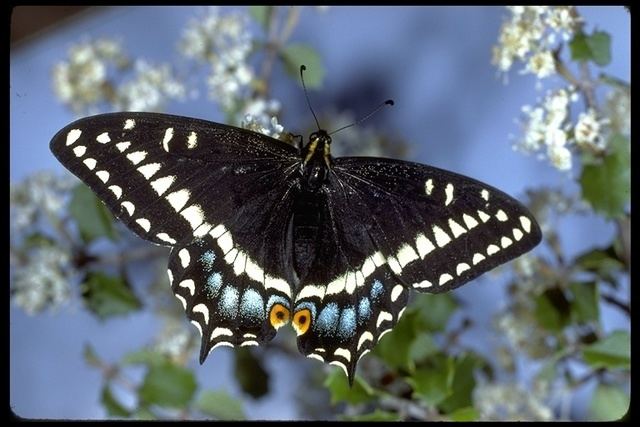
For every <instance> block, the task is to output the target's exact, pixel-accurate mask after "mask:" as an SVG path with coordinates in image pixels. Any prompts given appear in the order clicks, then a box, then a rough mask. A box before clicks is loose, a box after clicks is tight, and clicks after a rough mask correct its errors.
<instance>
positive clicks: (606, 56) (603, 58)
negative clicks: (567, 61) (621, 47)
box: [569, 31, 611, 67]
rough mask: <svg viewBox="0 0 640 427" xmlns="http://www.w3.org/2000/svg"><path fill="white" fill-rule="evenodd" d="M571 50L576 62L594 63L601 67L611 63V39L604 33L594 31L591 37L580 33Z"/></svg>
mask: <svg viewBox="0 0 640 427" xmlns="http://www.w3.org/2000/svg"><path fill="white" fill-rule="evenodd" d="M569 48H570V49H571V59H573V60H574V61H592V62H595V63H596V64H598V65H599V66H601V67H602V66H605V65H607V64H608V63H609V62H611V37H610V36H609V34H608V33H606V32H604V31H594V32H593V34H591V35H590V36H588V35H586V34H584V33H578V34H576V35H575V36H574V37H573V40H571V42H570V43H569Z"/></svg>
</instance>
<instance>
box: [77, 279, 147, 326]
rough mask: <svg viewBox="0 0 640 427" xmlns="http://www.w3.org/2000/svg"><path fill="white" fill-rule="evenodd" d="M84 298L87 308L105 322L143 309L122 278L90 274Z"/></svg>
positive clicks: (84, 289) (83, 294)
mask: <svg viewBox="0 0 640 427" xmlns="http://www.w3.org/2000/svg"><path fill="white" fill-rule="evenodd" d="M82 297H83V298H84V301H85V304H86V305H87V308H88V309H89V310H90V311H92V312H93V313H94V314H96V315H97V316H98V317H99V318H100V319H102V320H104V319H106V318H108V317H112V316H121V315H124V314H128V313H130V312H132V311H134V310H138V309H139V308H140V307H142V304H141V303H140V300H138V298H137V297H136V296H135V294H134V293H133V292H132V291H131V289H129V287H127V286H126V284H125V281H124V280H123V279H122V278H120V277H110V276H107V275H106V274H103V273H94V272H92V273H89V274H87V276H86V279H85V281H84V283H83V285H82Z"/></svg>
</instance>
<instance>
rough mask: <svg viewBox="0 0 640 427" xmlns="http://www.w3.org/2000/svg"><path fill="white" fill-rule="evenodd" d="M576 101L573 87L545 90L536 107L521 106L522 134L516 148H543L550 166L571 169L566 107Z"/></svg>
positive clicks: (569, 130)
mask: <svg viewBox="0 0 640 427" xmlns="http://www.w3.org/2000/svg"><path fill="white" fill-rule="evenodd" d="M577 100H578V97H577V94H576V92H575V90H574V89H573V88H572V87H569V88H567V89H559V90H555V91H548V92H547V94H546V96H545V97H544V99H543V100H542V101H541V102H539V103H538V105H536V106H530V105H525V106H523V107H522V113H523V115H524V118H523V119H522V126H523V128H524V136H523V138H522V140H521V141H520V142H519V143H518V144H516V148H519V149H521V150H523V151H525V152H535V151H539V150H546V156H547V157H548V158H549V161H550V162H551V164H552V165H553V166H555V167H556V168H558V169H559V170H563V171H564V170H569V169H571V165H572V162H571V151H569V149H568V145H569V144H570V143H572V142H573V141H572V139H571V130H572V125H571V120H570V108H569V107H570V104H571V103H572V102H575V101H577ZM543 156H544V154H543Z"/></svg>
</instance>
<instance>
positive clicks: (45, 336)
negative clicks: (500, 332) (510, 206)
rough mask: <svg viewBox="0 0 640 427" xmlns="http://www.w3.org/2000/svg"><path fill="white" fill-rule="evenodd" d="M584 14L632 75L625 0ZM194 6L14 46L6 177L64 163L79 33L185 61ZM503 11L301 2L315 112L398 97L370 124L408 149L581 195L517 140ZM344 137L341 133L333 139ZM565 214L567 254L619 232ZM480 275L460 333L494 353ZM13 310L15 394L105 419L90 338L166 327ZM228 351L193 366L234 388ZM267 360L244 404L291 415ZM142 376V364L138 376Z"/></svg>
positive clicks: (133, 335)
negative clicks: (319, 81)
mask: <svg viewBox="0 0 640 427" xmlns="http://www.w3.org/2000/svg"><path fill="white" fill-rule="evenodd" d="M579 10H580V13H581V14H582V16H583V17H584V18H585V19H586V21H587V23H588V24H589V26H588V27H587V30H589V31H590V30H591V29H593V28H594V26H595V27H597V28H599V29H602V30H604V31H607V32H609V33H610V34H611V35H612V53H613V61H612V63H611V64H610V65H609V66H607V67H606V68H605V69H604V70H605V71H606V72H608V73H609V74H611V75H613V76H617V77H620V78H622V79H625V80H627V81H629V79H630V19H629V14H628V13H627V11H626V10H625V9H623V8H621V7H583V8H580V9H579ZM199 11H201V8H197V7H196V8H192V7H118V8H100V9H98V10H96V11H94V12H92V13H88V14H84V15H83V16H81V17H80V18H78V19H73V20H71V21H70V22H68V23H66V24H65V25H64V26H59V27H58V28H55V30H52V31H47V32H46V33H44V34H41V35H40V36H39V37H37V38H34V39H33V40H31V41H29V42H25V43H22V44H21V45H19V46H16V47H14V48H12V51H11V56H10V60H11V67H10V79H11V87H10V102H11V113H10V130H11V140H10V148H11V149H10V167H11V169H10V179H11V182H12V183H15V182H18V181H20V180H21V179H23V178H24V177H26V176H28V175H29V174H31V173H33V172H36V171H39V170H51V171H56V172H58V173H64V171H63V168H62V166H61V165H60V164H59V163H58V162H57V161H56V160H55V159H54V157H53V156H52V155H51V153H50V152H49V150H48V143H49V140H50V139H51V137H52V136H53V135H54V134H55V133H56V131H57V130H58V129H60V128H61V127H63V126H64V125H66V124H67V123H69V122H70V121H72V120H73V119H74V116H73V115H72V113H70V111H69V110H68V109H66V108H65V107H64V106H63V105H62V104H61V103H60V102H59V101H58V100H57V99H56V98H55V97H54V95H53V91H52V88H51V87H52V86H51V84H52V83H51V72H52V67H53V65H54V64H55V63H56V62H59V61H61V60H63V59H65V58H66V55H67V49H68V48H69V47H70V46H71V45H72V44H74V43H77V42H78V41H80V40H83V39H89V38H91V39H94V38H98V37H117V38H118V39H120V40H122V41H123V45H124V46H125V49H126V52H127V53H128V54H129V55H130V56H131V57H140V58H144V59H148V60H150V61H152V62H154V63H159V62H170V63H172V64H178V63H180V62H181V61H183V60H182V59H181V56H180V55H179V53H178V52H177V50H176V45H177V41H178V40H179V38H180V35H181V33H182V31H183V30H184V28H185V27H186V24H187V22H188V20H189V19H191V18H195V17H197V16H198V12H199ZM506 15H507V12H506V10H505V9H504V8H502V7H478V8H476V7H331V8H330V9H329V10H328V11H326V12H324V13H319V12H318V11H316V10H315V9H314V8H305V9H304V10H303V11H302V16H301V20H300V23H299V25H298V26H297V28H296V30H295V31H294V33H293V36H292V38H291V41H293V42H305V43H309V44H310V45H312V46H313V47H314V48H315V49H316V50H317V51H318V52H319V53H320V55H321V57H322V61H323V63H324V65H325V67H326V76H325V81H324V85H323V87H322V89H321V90H320V91H312V92H311V93H310V96H311V98H312V102H313V104H314V107H315V109H316V111H319V112H321V111H323V110H324V109H330V108H333V109H334V110H337V111H346V110H350V111H352V112H353V114H354V116H360V115H362V114H363V113H365V112H367V111H369V110H370V108H371V107H372V106H374V105H376V104H377V103H378V102H380V101H381V100H383V99H386V98H393V99H394V100H395V102H396V105H395V107H393V108H388V109H386V110H384V111H383V112H380V113H378V114H377V115H376V116H375V118H374V119H371V120H369V121H368V122H367V123H365V124H364V125H363V126H377V127H380V128H382V127H384V129H385V132H388V133H389V134H391V135H397V136H400V137H401V138H403V139H404V140H406V141H408V142H409V143H410V144H411V147H410V148H411V152H410V153H409V155H408V156H407V157H408V158H409V159H411V160H415V161H419V162H422V163H427V164H431V165H434V166H438V167H441V168H444V169H449V170H452V171H455V172H458V173H462V174H464V175H468V176H472V177H474V178H476V179H479V180H481V181H484V182H487V183H489V184H490V185H493V186H495V187H498V188H500V189H502V190H503V191H505V192H507V193H509V194H511V195H514V196H515V197H520V198H521V197H522V196H523V195H524V190H525V189H526V188H530V187H536V188H537V187H541V186H545V185H546V186H552V185H554V186H562V187H564V188H565V189H567V191H569V192H574V193H575V192H576V191H578V188H577V186H576V185H575V184H574V183H573V182H572V180H571V177H570V176H567V175H565V174H563V173H560V172H558V171H556V170H555V169H553V168H552V167H551V166H549V165H548V163H546V162H544V161H538V160H536V158H535V157H534V156H524V155H521V154H519V153H516V152H514V151H513V150H512V148H511V141H510V140H509V138H508V135H509V134H514V135H516V136H518V135H520V129H519V127H518V125H517V124H515V123H514V118H516V117H518V116H519V113H520V108H521V107H522V105H524V104H533V103H534V102H535V99H536V97H537V96H539V95H540V93H539V92H536V90H535V88H534V86H535V78H534V77H532V76H530V75H527V76H521V75H518V74H517V72H512V73H511V75H510V77H509V84H508V85H504V84H503V82H502V80H501V79H500V78H499V77H498V75H497V71H496V68H495V67H493V66H492V65H491V64H490V60H491V47H492V46H493V45H494V44H495V43H496V41H497V37H498V31H499V28H500V24H501V22H502V20H503V18H504V17H506ZM280 71H281V69H276V73H275V74H274V75H276V76H281V75H283V73H281V72H280ZM272 96H273V97H275V98H277V99H279V100H280V101H281V102H282V103H283V106H284V108H283V114H282V116H281V117H282V118H281V120H280V121H281V122H282V124H283V125H284V126H285V129H286V130H288V131H292V132H295V131H296V130H298V131H300V130H302V129H300V128H299V126H302V125H300V123H304V126H306V125H307V124H308V123H309V112H308V109H307V107H306V102H305V100H304V97H303V94H302V92H301V90H300V88H299V85H298V84H297V83H296V82H295V81H293V80H291V79H288V78H280V79H276V81H275V82H274V85H273V92H272ZM167 112H170V113H174V114H181V115H188V116H194V117H201V118H205V119H209V120H213V121H223V120H224V119H223V117H222V115H221V114H220V113H219V112H218V111H217V109H216V108H215V107H214V106H213V104H212V103H211V102H208V101H207V100H206V96H202V97H201V98H200V99H198V100H189V101H186V102H183V103H173V104H171V105H169V107H168V108H167ZM339 141H340V138H339V134H338V135H336V137H335V138H334V143H338V144H339ZM558 226H559V227H560V228H561V229H562V239H563V240H562V243H563V249H564V250H565V251H566V252H567V254H568V255H573V254H576V253H578V252H580V251H582V250H584V249H586V248H589V247H591V246H593V245H601V244H605V243H606V242H608V241H609V240H610V239H611V237H612V235H613V233H614V229H613V227H612V225H611V224H608V223H605V222H604V221H602V220H601V219H599V218H597V217H594V216H576V215H573V216H568V217H563V218H562V219H561V220H560V222H559V224H558ZM475 282H476V283H474V284H471V285H469V286H465V287H463V288H460V289H459V290H457V291H455V292H456V294H457V296H458V297H459V298H461V299H462V300H463V301H465V302H466V310H468V311H469V312H470V313H472V317H473V318H474V319H475V320H476V324H475V326H474V328H473V330H472V331H470V332H468V333H467V334H465V340H466V342H467V343H469V345H472V346H474V347H475V348H477V349H478V351H480V352H482V353H484V354H487V355H490V354H491V353H490V350H491V348H490V347H491V342H490V341H489V340H488V339H487V336H486V334H487V332H488V331H490V330H491V323H490V322H491V315H492V314H493V313H495V311H496V310H498V309H500V308H501V307H502V305H501V304H503V303H504V301H505V299H504V298H503V292H504V289H503V287H501V286H499V285H496V284H495V283H494V282H492V281H490V280H487V279H486V278H479V279H478V280H476V281H475ZM489 285H490V286H489ZM176 304H178V302H177V301H176ZM603 315H604V327H605V330H611V329H615V328H618V327H622V328H628V327H629V326H628V321H627V319H626V318H624V317H623V316H620V315H618V314H617V312H612V311H611V310H607V309H606V308H605V310H604V312H603ZM10 319H11V326H10V334H11V335H10V355H11V370H10V392H11V402H10V403H11V406H12V408H13V410H14V411H15V412H16V413H17V414H19V415H21V416H25V417H51V418H101V417H104V416H105V413H104V410H103V408H102V407H101V405H100V403H99V394H100V393H99V390H100V386H101V384H102V382H101V376H100V374H99V373H98V372H97V371H96V370H94V369H92V368H90V367H88V366H87V365H86V364H85V362H84V360H83V359H82V347H83V344H84V343H85V342H87V341H88V342H90V343H91V344H92V345H93V346H94V347H95V348H96V349H97V351H98V353H99V354H100V355H101V356H104V357H105V358H107V360H112V361H115V360H117V359H118V358H119V357H120V356H122V354H124V353H125V352H127V351H131V350H134V349H137V348H139V347H140V346H141V345H143V344H144V343H147V342H148V341H149V339H150V337H151V336H152V331H154V330H155V329H156V328H157V327H158V325H157V319H155V318H154V316H153V315H151V314H150V313H148V312H141V313H139V314H136V315H132V316H129V317H126V318H122V319H116V320H110V321H108V322H105V323H101V322H99V321H98V320H97V319H96V318H95V317H94V316H91V315H89V314H87V313H86V312H85V310H84V309H83V308H82V307H81V305H80V303H79V299H75V300H74V302H73V303H72V304H71V305H69V306H67V307H66V308H65V309H63V310H58V311H55V312H47V313H45V314H42V315H38V316H33V317H32V316H27V315H25V314H24V312H22V311H21V310H20V309H18V308H16V307H14V306H12V307H11V312H10ZM194 333H195V332H194ZM125 334H126V335H125ZM123 337H124V338H125V339H123ZM232 351H233V350H231V349H222V350H218V351H216V352H214V353H213V354H212V355H211V356H210V357H209V359H208V361H207V363H206V364H205V365H203V366H200V365H198V364H197V363H196V361H195V360H194V361H193V362H192V365H193V366H194V367H195V370H196V372H197V373H198V379H199V381H200V383H201V384H202V385H203V386H205V387H208V388H225V389H227V390H228V391H229V392H230V393H232V394H234V395H238V396H240V393H239V391H238V389H237V387H236V386H235V383H234V381H233V378H232V376H233V373H232V368H231V360H232V358H231V352H232ZM267 361H268V363H269V367H270V369H271V374H272V382H271V385H272V387H273V390H274V391H275V393H273V394H272V395H271V396H270V397H269V398H268V399H262V400H259V401H257V402H256V401H249V402H247V403H246V405H245V406H246V409H247V413H248V416H249V417H250V418H259V419H267V418H275V419H291V418H295V417H296V410H295V407H294V405H293V403H292V402H293V396H294V394H295V393H297V392H299V390H298V389H297V387H289V386H288V385H287V384H295V383H296V379H295V378H292V376H293V375H295V372H296V370H295V369H292V367H291V366H290V364H291V363H292V362H290V361H289V360H288V359H281V358H278V355H277V354H274V355H270V356H268V358H267ZM294 367H295V368H296V369H316V368H318V365H317V362H315V361H310V360H306V359H304V358H302V357H301V358H300V361H299V362H295V363H294ZM140 374H141V372H132V373H131V377H132V378H136V375H137V376H138V378H139V376H140ZM274 377H275V381H274V380H273V378H274ZM283 377H284V379H285V380H284V381H282V380H281V379H282V378H283Z"/></svg>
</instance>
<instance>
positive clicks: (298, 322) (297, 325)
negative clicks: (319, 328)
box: [293, 308, 311, 336]
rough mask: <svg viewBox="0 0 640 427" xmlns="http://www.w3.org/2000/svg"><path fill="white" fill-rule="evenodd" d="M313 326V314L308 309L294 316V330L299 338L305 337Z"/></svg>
mask: <svg viewBox="0 0 640 427" xmlns="http://www.w3.org/2000/svg"><path fill="white" fill-rule="evenodd" d="M309 326H311V312H310V311H309V309H307V308H303V309H302V310H300V311H298V312H296V313H295V314H294V315H293V329H295V330H296V334H298V336H300V335H304V334H305V333H306V332H307V331H308V330H309Z"/></svg>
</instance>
